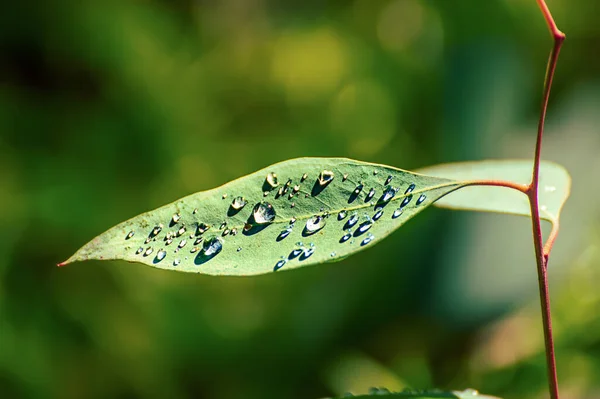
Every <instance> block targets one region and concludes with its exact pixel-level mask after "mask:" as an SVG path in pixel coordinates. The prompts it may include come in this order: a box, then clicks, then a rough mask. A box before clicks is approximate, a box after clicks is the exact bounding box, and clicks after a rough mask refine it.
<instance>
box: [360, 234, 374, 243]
mask: <svg viewBox="0 0 600 399" xmlns="http://www.w3.org/2000/svg"><path fill="white" fill-rule="evenodd" d="M374 238H375V237H373V236H372V235H368V236H366V237H365V238H364V240H362V242H361V243H360V245H367V244H368V243H370V242H371V241H373V239H374Z"/></svg>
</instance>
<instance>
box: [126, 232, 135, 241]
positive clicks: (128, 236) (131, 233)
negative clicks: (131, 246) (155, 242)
mask: <svg viewBox="0 0 600 399" xmlns="http://www.w3.org/2000/svg"><path fill="white" fill-rule="evenodd" d="M134 234H135V231H133V230H131V231H130V232H129V233H127V235H126V236H125V239H126V240H129V239H130V238H131V237H133V235H134Z"/></svg>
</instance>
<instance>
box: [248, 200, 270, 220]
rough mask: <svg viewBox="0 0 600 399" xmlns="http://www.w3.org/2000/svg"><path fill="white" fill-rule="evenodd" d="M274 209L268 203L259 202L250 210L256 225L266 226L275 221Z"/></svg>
mask: <svg viewBox="0 0 600 399" xmlns="http://www.w3.org/2000/svg"><path fill="white" fill-rule="evenodd" d="M275 214H276V213H275V208H273V205H271V204H269V203H268V202H259V203H258V204H256V205H255V206H254V209H253V210H252V216H253V217H254V221H255V222H256V223H258V224H267V223H271V222H272V221H273V220H275Z"/></svg>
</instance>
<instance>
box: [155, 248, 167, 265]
mask: <svg viewBox="0 0 600 399" xmlns="http://www.w3.org/2000/svg"><path fill="white" fill-rule="evenodd" d="M165 256H167V251H165V250H164V249H161V250H160V251H158V252H157V253H156V261H157V262H160V261H161V260H163V259H164V258H165Z"/></svg>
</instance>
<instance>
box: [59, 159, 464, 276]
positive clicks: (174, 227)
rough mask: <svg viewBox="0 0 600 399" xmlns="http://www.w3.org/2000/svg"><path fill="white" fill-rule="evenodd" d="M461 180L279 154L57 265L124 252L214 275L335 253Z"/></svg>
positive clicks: (369, 241)
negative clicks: (277, 159)
mask: <svg viewBox="0 0 600 399" xmlns="http://www.w3.org/2000/svg"><path fill="white" fill-rule="evenodd" d="M458 187H460V183H459V182H457V181H453V180H450V179H446V178H440V177H431V176H425V175H421V174H417V173H412V172H408V171H405V170H402V169H397V168H393V167H390V166H385V165H378V164H373V163H366V162H360V161H354V160H350V159H345V158H299V159H292V160H288V161H284V162H281V163H278V164H275V165H272V166H269V167H267V168H265V169H262V170H260V171H258V172H255V173H252V174H250V175H247V176H245V177H242V178H239V179H237V180H234V181H232V182H229V183H227V184H225V185H223V186H221V187H218V188H215V189H212V190H208V191H204V192H199V193H196V194H192V195H190V196H187V197H184V198H182V199H179V200H177V201H175V202H172V203H170V204H168V205H165V206H162V207H160V208H158V209H155V210H153V211H150V212H146V213H143V214H141V215H139V216H136V217H134V218H132V219H130V220H127V221H125V222H123V223H120V224H118V225H116V226H115V227H113V228H111V229H109V230H107V231H106V232H104V233H102V234H100V235H99V236H98V237H96V238H94V239H93V240H92V241H90V242H89V243H87V244H86V245H84V246H83V247H82V248H81V249H79V250H78V251H77V252H76V253H75V254H74V255H73V256H72V257H71V258H69V259H68V260H67V261H65V262H63V263H62V264H61V265H64V264H67V263H71V262H75V261H84V260H90V259H96V260H107V259H122V260H126V261H129V262H139V263H143V264H146V265H149V266H153V267H157V268H162V269H167V270H177V271H185V272H195V273H204V274H211V275H246V276H247V275H256V274H262V273H267V272H272V271H277V270H280V269H281V270H288V269H293V268H297V267H301V266H307V265H312V264H317V263H323V262H328V261H336V260H340V259H342V258H344V257H347V256H349V255H351V254H354V253H356V252H358V251H361V250H363V249H365V248H368V247H371V246H372V245H373V244H375V243H376V242H378V241H380V240H382V239H383V238H385V237H386V236H387V235H388V234H390V233H391V232H392V231H394V230H395V229H397V228H398V227H400V226H401V225H402V224H403V223H404V222H406V221H407V220H408V219H410V218H411V217H413V216H415V215H416V214H417V213H419V212H420V211H422V210H423V209H425V208H426V207H427V206H429V205H430V204H432V203H433V202H434V201H435V200H437V199H438V198H440V197H442V196H443V195H445V194H447V193H449V192H451V191H453V190H455V189H457V188H458Z"/></svg>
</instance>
